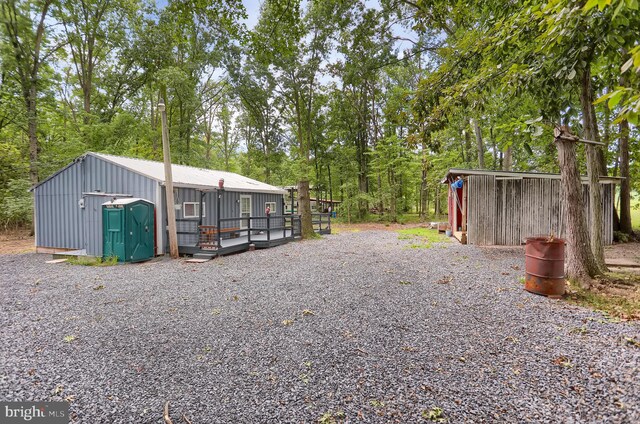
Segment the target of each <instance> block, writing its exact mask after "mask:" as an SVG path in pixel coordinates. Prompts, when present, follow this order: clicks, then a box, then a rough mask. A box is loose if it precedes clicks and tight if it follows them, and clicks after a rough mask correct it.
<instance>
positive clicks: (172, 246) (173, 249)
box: [158, 102, 179, 259]
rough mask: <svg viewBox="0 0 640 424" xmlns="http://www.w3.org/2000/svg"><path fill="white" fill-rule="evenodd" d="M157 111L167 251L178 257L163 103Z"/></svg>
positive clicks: (169, 155) (169, 152) (169, 154)
mask: <svg viewBox="0 0 640 424" xmlns="http://www.w3.org/2000/svg"><path fill="white" fill-rule="evenodd" d="M158 111H159V112H160V115H161V117H162V152H163V154H164V187H165V191H166V197H167V221H168V223H169V225H168V230H169V253H170V254H171V257H172V258H173V259H178V256H179V255H178V233H177V230H176V208H175V206H174V205H173V176H172V175H171V151H170V149H169V129H168V128H167V111H166V110H165V106H164V103H163V102H161V103H158Z"/></svg>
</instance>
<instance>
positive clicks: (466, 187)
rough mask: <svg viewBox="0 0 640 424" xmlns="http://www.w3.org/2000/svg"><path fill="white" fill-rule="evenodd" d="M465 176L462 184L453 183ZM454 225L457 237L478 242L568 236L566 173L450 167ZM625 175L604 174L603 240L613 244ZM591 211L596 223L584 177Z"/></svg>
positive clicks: (507, 242) (517, 242)
mask: <svg viewBox="0 0 640 424" xmlns="http://www.w3.org/2000/svg"><path fill="white" fill-rule="evenodd" d="M458 177H460V178H461V179H462V181H463V184H462V187H456V188H454V187H452V183H454V181H455V180H456V179H457V178H458ZM442 182H443V183H446V184H448V185H449V199H448V200H449V201H448V204H449V224H450V226H451V228H452V229H453V232H454V236H456V238H458V239H459V240H466V241H467V242H468V243H470V244H477V245H506V246H514V245H520V244H522V243H524V241H525V239H526V238H527V237H535V236H541V235H550V234H553V235H554V236H556V237H564V236H565V231H566V212H565V208H564V205H563V204H562V200H561V195H560V175H559V174H544V173H535V172H506V171H489V170H479V169H450V170H449V172H448V173H447V175H446V176H445V178H444V179H443V180H442ZM619 182H620V178H616V177H601V178H600V186H601V188H602V203H603V204H602V210H603V219H604V230H603V231H604V232H603V240H604V243H605V244H612V243H613V214H614V210H613V208H614V199H615V186H616V184H619ZM582 190H583V199H584V204H585V212H586V214H587V219H588V221H589V222H590V221H591V217H590V212H589V184H588V181H587V178H586V177H583V178H582Z"/></svg>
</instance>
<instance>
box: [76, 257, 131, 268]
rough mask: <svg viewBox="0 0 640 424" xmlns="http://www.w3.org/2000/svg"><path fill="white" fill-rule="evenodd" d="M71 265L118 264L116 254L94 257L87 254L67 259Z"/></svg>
mask: <svg viewBox="0 0 640 424" xmlns="http://www.w3.org/2000/svg"><path fill="white" fill-rule="evenodd" d="M67 262H68V263H70V264H71V265H82V266H113V265H117V264H118V257H117V256H109V257H106V258H94V257H87V256H78V257H72V258H69V259H68V260H67Z"/></svg>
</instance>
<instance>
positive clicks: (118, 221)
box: [102, 208, 126, 261]
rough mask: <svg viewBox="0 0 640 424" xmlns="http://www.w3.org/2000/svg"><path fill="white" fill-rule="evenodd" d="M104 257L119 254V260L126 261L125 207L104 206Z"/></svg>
mask: <svg viewBox="0 0 640 424" xmlns="http://www.w3.org/2000/svg"><path fill="white" fill-rule="evenodd" d="M102 222H103V237H104V248H103V255H104V257H107V258H108V257H111V256H117V257H118V260H119V261H124V260H125V258H126V254H125V235H124V232H125V225H124V209H122V208H104V209H103V214H102Z"/></svg>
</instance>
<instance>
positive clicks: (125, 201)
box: [102, 197, 151, 206]
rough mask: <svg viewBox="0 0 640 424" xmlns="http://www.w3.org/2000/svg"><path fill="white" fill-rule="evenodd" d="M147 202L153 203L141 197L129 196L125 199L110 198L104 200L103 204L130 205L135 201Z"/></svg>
mask: <svg viewBox="0 0 640 424" xmlns="http://www.w3.org/2000/svg"><path fill="white" fill-rule="evenodd" d="M140 201H143V202H146V203H151V202H149V201H148V200H146V199H141V198H139V197H127V198H124V199H112V200H109V201H108V202H104V203H103V204H102V205H103V206H104V205H128V204H129V203H135V202H140Z"/></svg>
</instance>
